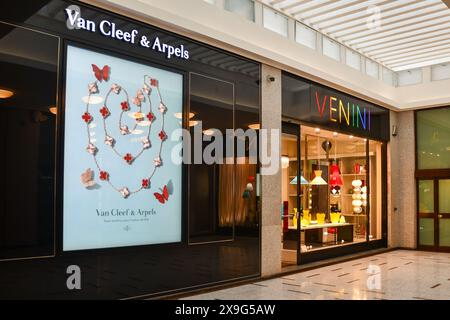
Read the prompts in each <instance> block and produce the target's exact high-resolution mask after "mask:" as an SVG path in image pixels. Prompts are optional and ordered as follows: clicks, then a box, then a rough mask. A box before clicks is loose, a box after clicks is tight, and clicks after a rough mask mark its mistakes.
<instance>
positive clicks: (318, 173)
mask: <svg viewBox="0 0 450 320" xmlns="http://www.w3.org/2000/svg"><path fill="white" fill-rule="evenodd" d="M319 132H320V130H319V131H318V130H316V133H317V134H319ZM317 156H318V162H319V170H314V175H315V177H314V179H312V181H311V182H310V184H311V185H313V186H324V185H328V183H327V182H326V181H325V180H324V179H323V178H322V170H320V149H319V135H317Z"/></svg>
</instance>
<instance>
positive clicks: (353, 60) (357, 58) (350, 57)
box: [345, 48, 361, 70]
mask: <svg viewBox="0 0 450 320" xmlns="http://www.w3.org/2000/svg"><path fill="white" fill-rule="evenodd" d="M345 61H346V63H347V65H348V66H350V67H352V68H353V69H356V70H361V55H360V54H359V53H357V52H355V51H353V50H350V49H348V48H346V49H345Z"/></svg>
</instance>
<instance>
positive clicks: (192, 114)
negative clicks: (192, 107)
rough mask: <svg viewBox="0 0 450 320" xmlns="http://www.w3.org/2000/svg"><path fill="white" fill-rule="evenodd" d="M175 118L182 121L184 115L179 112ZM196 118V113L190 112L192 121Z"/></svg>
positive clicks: (175, 114)
mask: <svg viewBox="0 0 450 320" xmlns="http://www.w3.org/2000/svg"><path fill="white" fill-rule="evenodd" d="M173 115H174V116H175V118H177V119H181V118H183V113H182V112H177V113H174V114H173ZM194 116H195V113H193V112H189V119H192V118H193V117H194Z"/></svg>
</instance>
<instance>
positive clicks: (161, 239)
mask: <svg viewBox="0 0 450 320" xmlns="http://www.w3.org/2000/svg"><path fill="white" fill-rule="evenodd" d="M91 64H96V65H97V66H98V67H99V68H103V66H105V65H108V66H110V67H111V71H110V79H109V81H106V82H105V81H102V82H98V88H99V93H96V94H94V96H95V97H100V102H98V103H96V104H91V105H90V107H89V112H90V114H91V115H92V116H93V117H94V119H93V121H92V122H91V124H90V126H91V130H90V131H91V141H92V142H93V143H94V144H95V145H96V146H97V148H98V153H97V160H98V162H99V165H100V167H101V168H102V170H105V171H108V172H109V174H110V181H111V182H112V183H113V184H114V185H116V186H117V187H125V186H126V187H128V188H129V189H130V190H135V189H137V188H139V187H140V185H141V182H142V179H143V178H146V177H148V176H149V174H150V173H151V171H152V170H153V167H154V164H153V159H154V158H155V157H156V156H157V155H158V149H159V144H160V139H159V137H158V133H159V131H160V128H161V120H162V115H161V113H160V112H159V111H158V105H159V98H158V96H157V94H156V89H155V88H153V87H152V88H153V92H152V95H151V97H152V103H153V113H154V114H155V116H156V117H157V119H156V121H155V122H154V123H153V125H152V129H151V133H150V140H151V142H152V147H151V148H150V149H147V150H145V151H144V153H143V154H142V155H141V156H140V157H139V158H138V159H136V160H135V161H134V162H133V164H132V165H128V164H127V163H126V162H125V161H124V160H123V159H122V158H120V157H119V156H118V155H116V154H115V153H114V152H113V150H112V149H111V147H109V146H107V145H105V143H104V139H105V132H104V128H103V122H102V117H101V115H100V112H99V110H100V108H101V107H102V106H103V105H104V98H105V97H106V94H107V92H108V90H109V89H110V88H111V86H112V84H114V83H117V84H118V85H120V86H122V87H123V88H125V89H126V90H127V92H128V94H129V99H130V107H131V111H130V113H134V112H136V111H137V107H136V106H135V105H133V103H132V102H131V100H132V98H133V97H134V96H135V95H136V91H137V90H138V89H140V88H142V87H143V80H144V75H145V74H147V75H150V76H151V77H153V78H156V79H158V81H159V86H160V90H161V95H162V98H163V101H164V103H165V104H166V106H167V109H168V110H167V113H166V115H165V131H166V133H167V135H168V137H169V138H168V139H167V140H166V141H165V142H164V143H163V148H162V153H161V159H162V160H163V165H162V166H161V167H159V168H157V169H156V172H155V174H154V176H153V178H152V180H151V187H150V188H149V189H144V190H141V191H140V192H138V193H136V194H131V195H130V196H129V197H128V198H126V199H124V198H123V197H122V196H121V195H120V193H118V192H117V191H116V190H114V189H113V188H112V187H111V186H110V185H109V184H108V183H107V182H106V181H102V180H100V178H99V172H98V169H97V167H96V165H95V162H94V158H93V156H92V155H91V154H89V153H88V152H87V151H86V147H87V145H88V133H87V128H86V123H85V122H84V121H83V120H82V118H81V116H82V115H83V113H84V112H85V107H86V103H85V102H83V97H84V99H85V100H86V99H87V96H88V84H89V83H92V82H94V81H95V80H96V79H95V77H94V73H93V71H92V67H91ZM182 96H183V78H182V76H181V75H180V74H177V73H173V72H169V71H165V70H162V69H158V68H153V67H150V66H147V65H143V64H139V63H134V62H131V61H127V60H124V59H119V58H115V57H111V56H108V55H104V54H99V53H96V52H93V51H89V50H85V49H80V48H77V47H73V46H69V47H68V48H67V78H66V104H65V139H64V230H63V232H64V233H63V241H64V243H63V250H65V251H70V250H81V249H94V248H109V247H122V246H133V245H147V244H156V243H168V242H179V241H181V166H180V165H176V164H173V163H172V161H171V159H170V156H171V150H172V147H173V146H174V145H177V144H178V142H172V141H171V140H170V136H171V133H172V132H173V131H174V130H175V129H178V128H181V123H180V119H178V118H176V117H175V115H174V114H175V113H181V112H182ZM97 100H98V98H97ZM124 100H126V98H125V95H124V93H123V92H122V93H121V94H119V95H115V94H110V97H109V98H108V108H109V110H110V111H111V115H110V116H109V117H108V118H107V119H106V123H107V129H108V132H109V134H110V135H111V136H113V137H114V138H115V139H116V149H117V150H118V151H119V152H120V153H122V154H124V153H127V152H129V153H131V154H133V155H136V154H137V153H138V152H139V151H140V150H141V148H142V143H141V141H140V139H142V137H144V136H145V135H146V132H147V130H148V127H145V126H138V127H137V129H138V130H140V131H142V133H140V131H136V132H134V134H129V135H125V136H123V135H121V134H120V131H119V128H118V127H119V125H118V123H119V116H120V112H121V106H120V102H122V101H124ZM142 112H143V113H144V114H147V112H148V104H147V101H145V102H144V103H143V104H142ZM146 120H147V119H146ZM122 121H123V122H124V123H126V124H127V125H128V127H129V128H130V129H132V128H133V126H134V119H132V118H131V117H129V116H128V115H127V114H124V115H123V120H122ZM88 168H91V169H92V170H94V172H95V174H94V180H95V182H96V183H97V184H98V185H97V187H95V188H93V189H92V190H89V189H87V188H86V187H85V186H84V185H83V184H82V183H81V174H82V173H83V172H85V171H86V169H88ZM169 181H171V183H172V186H173V190H172V194H170V195H169V200H168V201H167V202H166V203H164V204H161V203H159V202H158V201H157V200H156V198H155V196H154V195H153V193H154V192H161V190H159V188H162V187H163V186H164V185H166V184H168V183H169ZM139 210H141V212H142V211H146V212H148V213H151V214H150V215H147V216H146V217H145V215H139ZM118 211H121V212H123V213H122V215H117V212H118ZM99 212H103V214H104V215H103V216H102V215H99ZM125 213H127V214H125ZM132 213H134V215H133V214H132Z"/></svg>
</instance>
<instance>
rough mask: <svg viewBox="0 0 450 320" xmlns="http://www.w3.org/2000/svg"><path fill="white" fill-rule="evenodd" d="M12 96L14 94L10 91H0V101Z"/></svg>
mask: <svg viewBox="0 0 450 320" xmlns="http://www.w3.org/2000/svg"><path fill="white" fill-rule="evenodd" d="M13 95H14V92H12V91H11V90H6V89H0V99H8V98H11V97H12V96H13Z"/></svg>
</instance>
